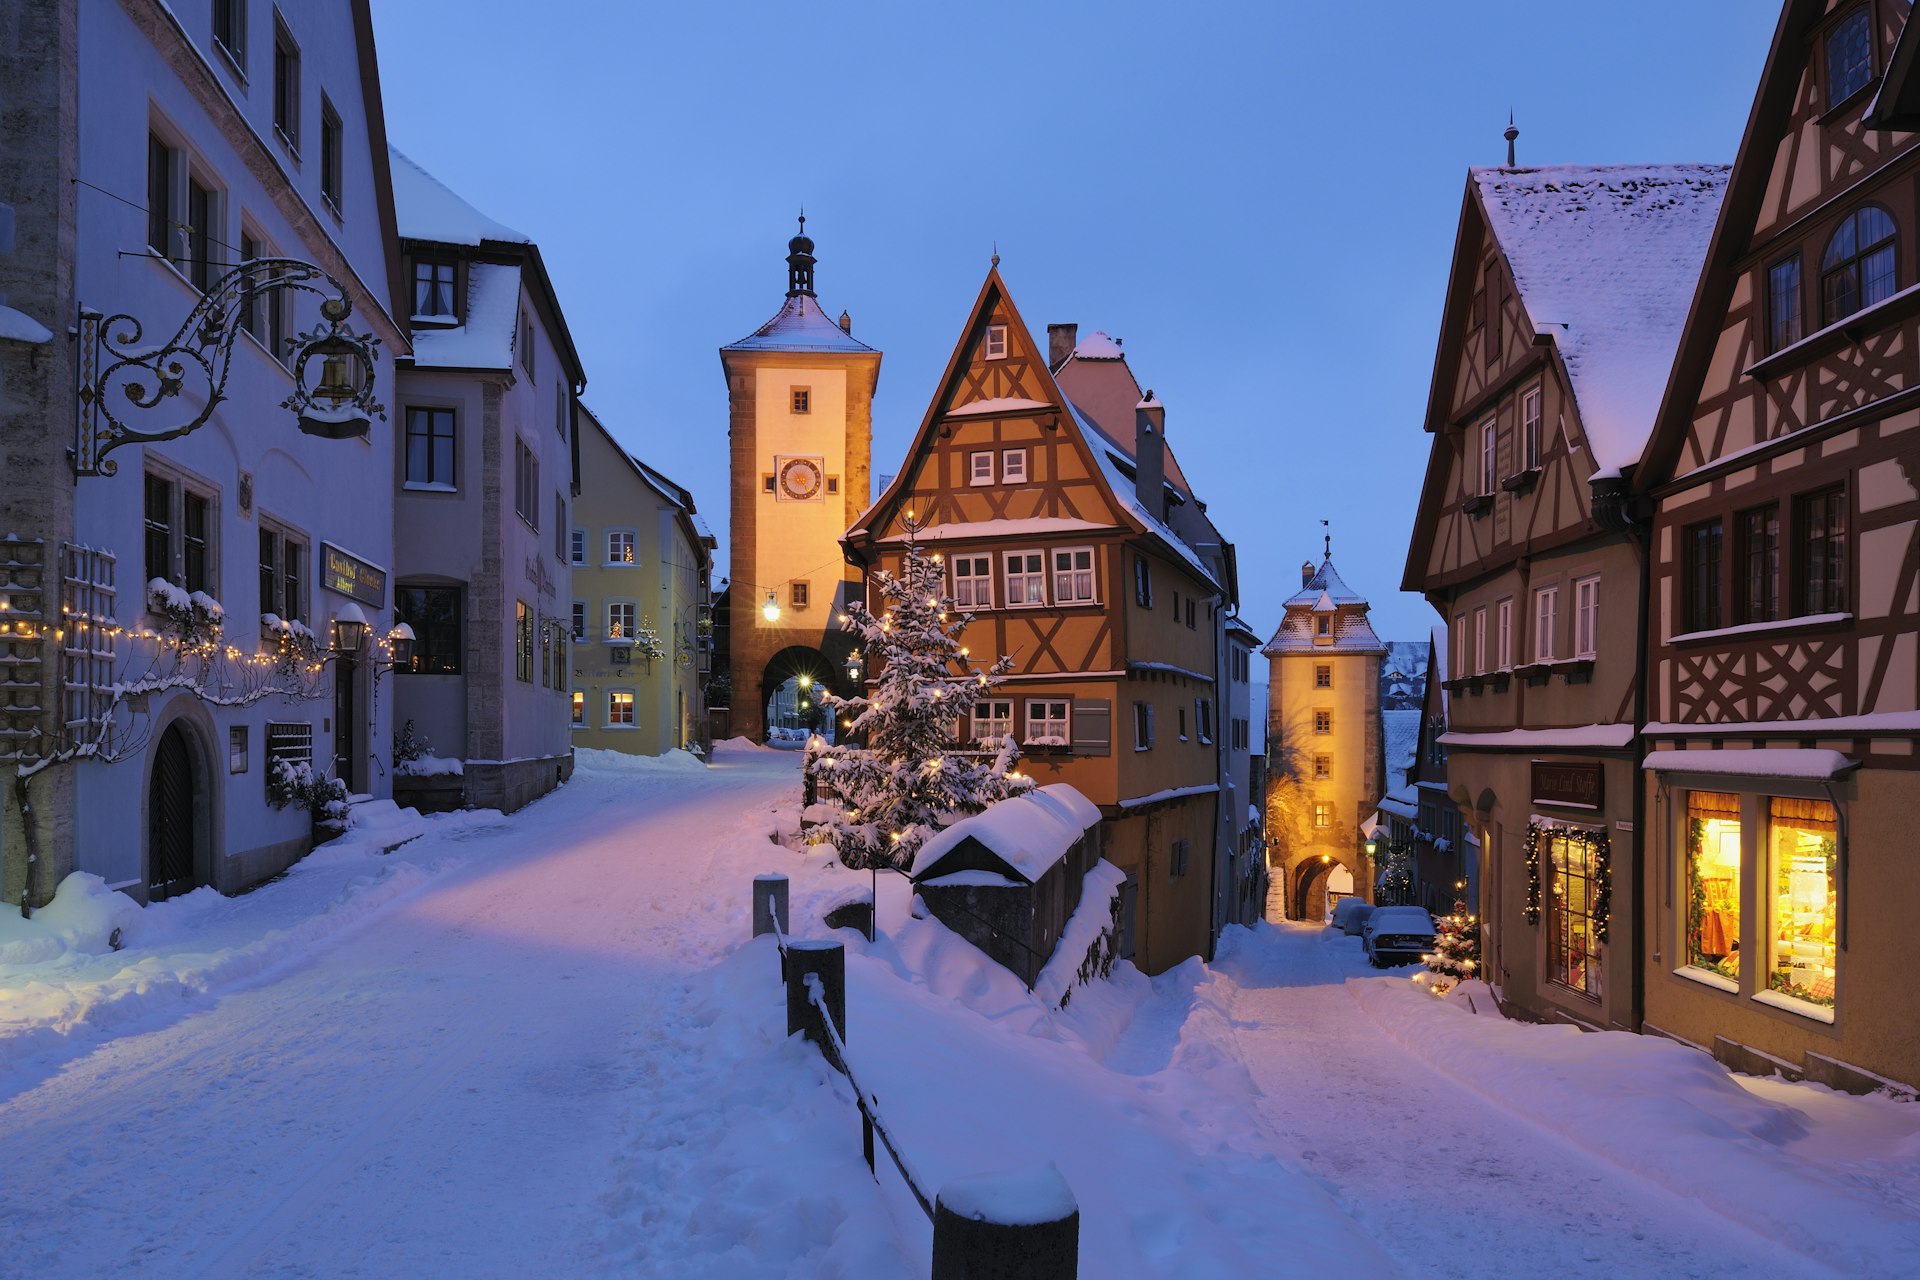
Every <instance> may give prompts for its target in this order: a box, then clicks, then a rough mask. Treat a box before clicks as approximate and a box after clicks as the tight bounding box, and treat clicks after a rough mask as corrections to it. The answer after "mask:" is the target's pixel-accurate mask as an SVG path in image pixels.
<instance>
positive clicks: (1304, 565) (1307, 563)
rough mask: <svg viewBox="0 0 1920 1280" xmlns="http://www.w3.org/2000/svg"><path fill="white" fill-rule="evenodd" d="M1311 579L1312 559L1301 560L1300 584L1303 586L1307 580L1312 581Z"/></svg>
mask: <svg viewBox="0 0 1920 1280" xmlns="http://www.w3.org/2000/svg"><path fill="white" fill-rule="evenodd" d="M1312 581H1313V561H1311V560H1302V561H1301V562H1300V585H1301V586H1303V587H1304V586H1306V585H1307V584H1308V583H1309V582H1312Z"/></svg>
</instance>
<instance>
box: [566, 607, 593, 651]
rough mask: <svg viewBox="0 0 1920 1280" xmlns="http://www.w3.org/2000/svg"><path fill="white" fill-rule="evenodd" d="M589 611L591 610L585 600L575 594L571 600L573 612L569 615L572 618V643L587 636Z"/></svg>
mask: <svg viewBox="0 0 1920 1280" xmlns="http://www.w3.org/2000/svg"><path fill="white" fill-rule="evenodd" d="M591 613H592V610H591V609H589V608H588V607H587V602H586V601H585V600H582V599H580V598H579V597H578V596H575V597H574V600H573V613H572V614H571V615H570V616H571V617H572V619H573V627H572V633H571V634H572V635H573V639H574V643H576V644H578V643H579V642H580V641H582V640H585V639H586V638H587V618H588V616H589V615H590V614H591Z"/></svg>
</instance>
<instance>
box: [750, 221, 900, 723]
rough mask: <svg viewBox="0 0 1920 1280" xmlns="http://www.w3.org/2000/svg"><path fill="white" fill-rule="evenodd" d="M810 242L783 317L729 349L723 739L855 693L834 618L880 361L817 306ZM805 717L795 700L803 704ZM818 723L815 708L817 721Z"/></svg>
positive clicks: (842, 598) (865, 479)
mask: <svg viewBox="0 0 1920 1280" xmlns="http://www.w3.org/2000/svg"><path fill="white" fill-rule="evenodd" d="M813 249H814V244H813V238H812V237H811V236H809V235H807V233H806V219H805V218H804V217H803V218H802V219H801V220H800V234H798V235H796V236H794V237H793V239H792V240H790V241H788V243H787V298H786V301H785V302H784V303H783V304H782V305H781V307H780V310H779V311H778V312H776V313H775V314H774V316H773V318H772V319H771V320H769V321H767V322H766V323H765V324H763V325H761V326H760V327H759V328H758V329H756V330H754V332H752V333H751V334H749V335H747V336H746V337H744V338H742V339H740V341H738V342H733V343H729V344H728V345H726V346H724V347H722V348H720V365H721V369H722V370H723V372H724V373H725V374H726V379H727V409H728V419H727V441H728V448H729V450H730V453H731V468H730V470H731V475H732V509H731V512H730V525H729V537H728V539H727V554H728V557H729V565H728V579H727V580H728V590H727V592H726V608H727V612H728V618H727V638H728V648H727V655H728V670H729V672H730V676H729V686H730V693H729V696H730V700H731V706H730V707H729V708H728V710H727V714H726V715H725V716H724V717H721V716H718V715H716V721H718V722H721V723H720V724H719V728H718V732H720V733H721V734H723V735H724V736H728V737H733V736H743V737H749V738H756V739H764V738H765V737H766V732H767V727H768V726H767V707H768V704H769V703H770V702H772V701H773V699H774V697H775V695H776V694H780V693H781V692H782V691H783V690H784V691H785V693H784V696H785V697H786V698H788V699H790V700H797V697H798V695H797V693H796V690H797V689H798V686H799V682H800V681H801V680H805V681H807V682H808V684H809V685H810V686H811V685H812V684H815V683H817V684H820V685H823V686H825V687H828V688H831V689H833V690H834V691H835V692H837V693H841V694H847V693H851V692H852V689H853V686H852V684H851V682H850V680H849V679H848V677H847V675H846V662H847V657H848V655H849V654H850V653H851V652H852V650H853V643H852V641H851V640H850V639H849V638H848V637H847V636H845V635H843V634H842V633H841V631H840V628H839V625H838V623H837V621H836V619H837V618H838V617H839V615H840V612H841V610H842V609H843V607H844V606H845V604H846V602H847V601H848V600H849V599H853V598H855V597H854V595H853V594H852V593H857V592H858V591H860V590H861V579H860V574H859V571H858V570H856V569H854V568H852V567H851V566H849V565H848V564H846V562H845V559H844V557H843V556H842V555H841V552H840V535H841V534H842V533H844V532H845V531H846V529H847V527H848V526H849V525H851V524H853V522H854V521H855V520H856V519H857V518H858V517H859V515H860V513H861V512H862V511H864V510H866V507H867V500H868V496H869V494H870V492H871V489H870V487H869V486H870V485H871V484H872V478H871V475H870V467H871V462H872V455H873V394H874V390H875V389H876V387H877V386H878V385H879V381H880V352H879V351H878V350H877V349H875V348H873V347H870V346H868V345H867V344H866V343H864V342H861V341H860V340H859V339H858V338H855V337H854V336H853V320H852V317H850V316H849V315H848V314H847V313H846V312H844V311H842V312H841V313H840V318H839V320H838V321H835V320H832V319H830V318H828V316H827V314H826V313H825V312H824V311H822V310H821V309H820V300H819V298H818V297H817V296H816V295H815V293H814V284H813V281H814V266H815V264H816V259H815V258H814V253H813ZM796 705H797V701H796ZM815 714H816V715H817V709H815Z"/></svg>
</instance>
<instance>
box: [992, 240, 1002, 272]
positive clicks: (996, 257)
mask: <svg viewBox="0 0 1920 1280" xmlns="http://www.w3.org/2000/svg"><path fill="white" fill-rule="evenodd" d="M993 265H994V267H995V268H996V269H997V268H998V267H999V266H1000V242H999V241H998V240H995V241H994V242H993Z"/></svg>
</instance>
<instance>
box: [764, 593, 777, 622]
mask: <svg viewBox="0 0 1920 1280" xmlns="http://www.w3.org/2000/svg"><path fill="white" fill-rule="evenodd" d="M760 616H761V617H763V618H765V619H766V620H767V621H768V622H778V621H780V602H779V601H778V600H775V599H774V598H773V592H771V591H769V592H767V602H766V603H765V604H763V605H761V606H760Z"/></svg>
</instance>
